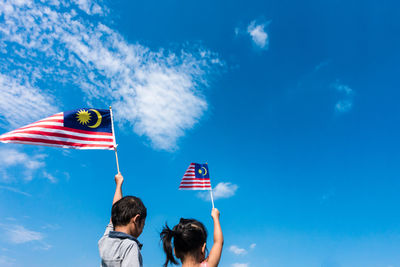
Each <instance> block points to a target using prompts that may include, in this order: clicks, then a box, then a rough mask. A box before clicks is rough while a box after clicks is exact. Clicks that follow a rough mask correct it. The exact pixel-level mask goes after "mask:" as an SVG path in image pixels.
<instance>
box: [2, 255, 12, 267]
mask: <svg viewBox="0 0 400 267" xmlns="http://www.w3.org/2000/svg"><path fill="white" fill-rule="evenodd" d="M15 265H16V260H15V259H14V258H10V257H8V256H5V255H0V266H3V267H8V266H15Z"/></svg>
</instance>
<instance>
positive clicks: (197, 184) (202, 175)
mask: <svg viewBox="0 0 400 267" xmlns="http://www.w3.org/2000/svg"><path fill="white" fill-rule="evenodd" d="M179 190H211V182H210V172H209V171H208V164H207V163H206V164H198V163H190V165H189V167H188V169H187V170H186V172H185V174H184V175H183V178H182V181H181V184H180V186H179Z"/></svg>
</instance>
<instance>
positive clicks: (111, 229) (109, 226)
mask: <svg viewBox="0 0 400 267" xmlns="http://www.w3.org/2000/svg"><path fill="white" fill-rule="evenodd" d="M111 231H114V226H113V224H112V222H110V223H109V224H108V225H107V227H106V230H105V231H104V234H103V236H106V235H108V234H109V233H110V232H111Z"/></svg>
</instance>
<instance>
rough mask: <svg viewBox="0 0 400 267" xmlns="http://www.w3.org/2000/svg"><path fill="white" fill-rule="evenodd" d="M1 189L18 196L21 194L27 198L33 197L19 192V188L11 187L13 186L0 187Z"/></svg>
mask: <svg viewBox="0 0 400 267" xmlns="http://www.w3.org/2000/svg"><path fill="white" fill-rule="evenodd" d="M0 189H3V190H7V191H11V192H14V193H17V194H21V195H24V196H27V197H31V196H32V195H31V194H29V193H26V192H23V191H21V190H19V189H17V188H14V187H11V186H5V185H0Z"/></svg>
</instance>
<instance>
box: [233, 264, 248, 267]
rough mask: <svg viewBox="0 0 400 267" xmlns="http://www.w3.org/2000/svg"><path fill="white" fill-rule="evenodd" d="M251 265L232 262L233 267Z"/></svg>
mask: <svg viewBox="0 0 400 267" xmlns="http://www.w3.org/2000/svg"><path fill="white" fill-rule="evenodd" d="M249 266H250V265H249V264H248V263H234V264H232V267H249Z"/></svg>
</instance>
